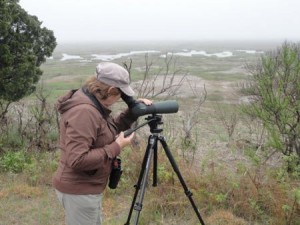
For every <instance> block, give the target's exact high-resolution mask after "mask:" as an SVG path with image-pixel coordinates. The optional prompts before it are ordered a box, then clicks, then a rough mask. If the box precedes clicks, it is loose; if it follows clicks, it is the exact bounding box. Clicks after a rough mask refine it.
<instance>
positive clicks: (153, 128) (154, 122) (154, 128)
mask: <svg viewBox="0 0 300 225" xmlns="http://www.w3.org/2000/svg"><path fill="white" fill-rule="evenodd" d="M145 120H147V121H148V125H149V127H150V132H151V133H156V134H158V133H160V132H162V131H163V129H161V128H158V125H161V124H163V122H162V115H156V114H152V115H151V116H148V117H147V118H145Z"/></svg>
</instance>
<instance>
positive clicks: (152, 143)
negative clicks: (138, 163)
mask: <svg viewBox="0 0 300 225" xmlns="http://www.w3.org/2000/svg"><path fill="white" fill-rule="evenodd" d="M156 145H157V137H156V136H150V137H149V139H148V146H147V149H146V153H145V156H144V159H143V163H142V169H141V172H140V175H139V179H138V182H137V184H136V185H135V188H136V190H135V193H134V197H133V200H132V203H131V207H130V211H129V215H128V218H127V222H126V223H125V225H129V224H130V219H131V215H132V212H133V209H134V210H136V211H137V213H136V217H135V220H134V224H137V223H138V219H139V214H140V211H141V210H142V207H143V204H142V202H143V200H144V195H145V188H146V184H147V177H148V174H149V170H150V162H151V159H152V155H153V149H155V148H156ZM139 190H141V191H140V193H139ZM138 194H139V195H138Z"/></svg>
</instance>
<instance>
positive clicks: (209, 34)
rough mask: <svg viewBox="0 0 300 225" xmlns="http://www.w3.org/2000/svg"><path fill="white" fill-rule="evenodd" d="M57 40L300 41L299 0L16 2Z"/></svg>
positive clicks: (51, 0)
mask: <svg viewBox="0 0 300 225" xmlns="http://www.w3.org/2000/svg"><path fill="white" fill-rule="evenodd" d="M20 5H21V6H22V7H23V8H24V9H25V10H26V11H27V12H28V13H29V14H31V15H36V16H37V17H38V18H39V20H40V21H42V22H43V26H45V27H47V28H48V29H51V30H53V31H54V34H55V36H56V38H57V41H58V42H67V41H89V40H92V41H97V40H114V41H115V40H199V41H201V40H224V39H234V40H249V39H250V40H261V39H271V40H274V39H275V40H280V41H281V40H282V41H283V40H288V41H300V13H299V9H300V1H299V0H20Z"/></svg>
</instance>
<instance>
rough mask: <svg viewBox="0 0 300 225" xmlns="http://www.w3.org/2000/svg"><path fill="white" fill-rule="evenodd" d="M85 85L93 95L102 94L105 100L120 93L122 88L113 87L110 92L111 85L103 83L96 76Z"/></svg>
mask: <svg viewBox="0 0 300 225" xmlns="http://www.w3.org/2000/svg"><path fill="white" fill-rule="evenodd" d="M83 87H84V88H86V89H87V90H88V91H89V92H90V93H91V94H93V95H98V96H99V95H100V98H101V99H102V100H105V99H106V98H107V97H108V96H109V95H118V94H120V90H119V89H118V88H116V87H115V88H113V89H111V90H110V93H108V89H109V88H110V87H111V86H109V85H107V84H104V83H102V82H101V81H99V80H97V78H96V77H90V78H88V79H87V80H86V82H85V83H84V84H83Z"/></svg>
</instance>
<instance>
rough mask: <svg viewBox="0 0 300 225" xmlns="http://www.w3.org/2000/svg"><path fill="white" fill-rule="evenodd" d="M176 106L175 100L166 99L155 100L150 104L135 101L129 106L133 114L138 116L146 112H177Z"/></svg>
mask: <svg viewBox="0 0 300 225" xmlns="http://www.w3.org/2000/svg"><path fill="white" fill-rule="evenodd" d="M178 108H179V107H178V103H177V102H176V101H175V100H168V101H162V102H155V103H153V104H152V105H145V104H144V103H140V102H137V103H136V104H135V105H134V106H133V107H132V108H130V111H131V113H132V114H133V115H134V116H136V117H139V116H143V115H147V114H165V113H176V112H178Z"/></svg>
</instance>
